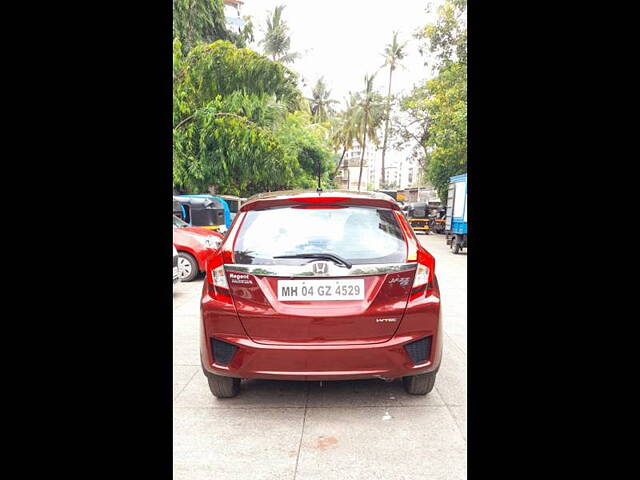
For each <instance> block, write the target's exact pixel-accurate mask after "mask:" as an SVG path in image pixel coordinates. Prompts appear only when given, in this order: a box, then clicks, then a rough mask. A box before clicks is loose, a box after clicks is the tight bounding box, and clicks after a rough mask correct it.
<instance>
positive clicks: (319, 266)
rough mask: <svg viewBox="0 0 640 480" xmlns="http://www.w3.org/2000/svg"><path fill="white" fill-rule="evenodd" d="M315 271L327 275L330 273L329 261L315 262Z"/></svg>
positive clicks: (317, 273)
mask: <svg viewBox="0 0 640 480" xmlns="http://www.w3.org/2000/svg"><path fill="white" fill-rule="evenodd" d="M313 273H315V274H316V275H326V274H327V273H329V264H328V263H327V262H315V263H314V264H313Z"/></svg>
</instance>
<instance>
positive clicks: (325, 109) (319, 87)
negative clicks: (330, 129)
mask: <svg viewBox="0 0 640 480" xmlns="http://www.w3.org/2000/svg"><path fill="white" fill-rule="evenodd" d="M307 100H308V101H309V108H310V109H311V115H312V116H313V119H314V121H315V122H316V123H322V122H326V121H327V120H329V117H330V116H331V115H333V114H335V110H334V108H333V104H335V103H338V101H337V100H333V99H332V98H331V90H328V89H327V85H326V84H325V83H324V78H323V77H320V78H319V79H318V81H317V82H316V84H315V86H314V87H313V90H312V91H311V98H307Z"/></svg>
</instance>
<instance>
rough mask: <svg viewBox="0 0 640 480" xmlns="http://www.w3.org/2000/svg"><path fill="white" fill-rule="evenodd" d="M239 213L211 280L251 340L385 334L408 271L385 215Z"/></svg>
mask: <svg viewBox="0 0 640 480" xmlns="http://www.w3.org/2000/svg"><path fill="white" fill-rule="evenodd" d="M243 215H244V217H243V218H242V222H241V224H240V226H239V227H238V228H237V231H236V232H234V233H235V238H234V242H233V245H232V247H231V248H232V255H229V256H230V257H231V258H230V260H231V261H229V262H224V272H225V274H226V281H225V279H221V280H220V282H221V284H224V283H226V285H225V288H226V290H227V292H228V294H229V296H230V299H232V301H233V303H234V305H235V308H236V311H237V313H238V316H239V319H240V321H241V323H242V325H243V327H244V329H245V330H246V332H247V334H248V335H249V336H250V337H251V338H252V340H254V341H256V342H259V343H264V344H282V345H287V344H304V345H310V344H318V345H321V344H344V345H348V344H367V343H377V342H384V341H386V340H388V339H390V338H391V337H392V336H393V334H394V332H395V331H396V330H397V328H398V325H399V324H400V322H401V320H402V317H403V315H404V311H405V309H406V306H407V301H408V299H409V297H410V295H411V294H412V287H413V286H414V277H415V274H416V269H417V267H418V265H417V263H416V262H415V261H414V262H411V261H407V256H408V254H407V241H406V239H405V235H404V234H403V227H402V226H401V225H400V224H399V221H398V218H397V216H396V214H395V212H393V211H392V210H391V209H384V208H377V207H370V206H357V205H349V206H338V205H327V206H322V205H310V206H291V207H279V208H271V209H265V210H250V211H248V212H244V213H243ZM218 271H219V272H221V270H220V269H219V270H218ZM218 275H220V273H218Z"/></svg>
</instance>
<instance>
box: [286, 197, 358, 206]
mask: <svg viewBox="0 0 640 480" xmlns="http://www.w3.org/2000/svg"><path fill="white" fill-rule="evenodd" d="M289 200H290V201H291V202H295V203H316V204H317V203H339V202H344V201H345V200H349V197H320V196H319V197H302V198H300V197H293V198H290V199H289Z"/></svg>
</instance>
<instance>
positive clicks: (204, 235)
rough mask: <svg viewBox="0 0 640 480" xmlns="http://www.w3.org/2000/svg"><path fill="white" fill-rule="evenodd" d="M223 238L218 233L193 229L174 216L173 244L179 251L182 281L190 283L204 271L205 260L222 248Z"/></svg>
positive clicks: (203, 229) (204, 229) (199, 228)
mask: <svg viewBox="0 0 640 480" xmlns="http://www.w3.org/2000/svg"><path fill="white" fill-rule="evenodd" d="M222 238H223V237H222V235H221V234H219V233H218V232H215V231H213V230H209V229H206V228H201V227H192V226H191V225H189V224H188V223H187V222H185V221H183V220H180V219H179V218H178V217H176V216H175V215H174V216H173V244H174V246H175V248H176V249H177V250H178V256H179V259H178V264H179V266H180V280H181V281H183V282H190V281H192V280H193V279H195V278H196V276H197V275H198V273H200V272H203V271H204V266H205V259H206V258H207V256H208V255H210V254H211V252H213V251H214V250H216V249H217V248H218V247H219V246H220V243H221V242H222Z"/></svg>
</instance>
